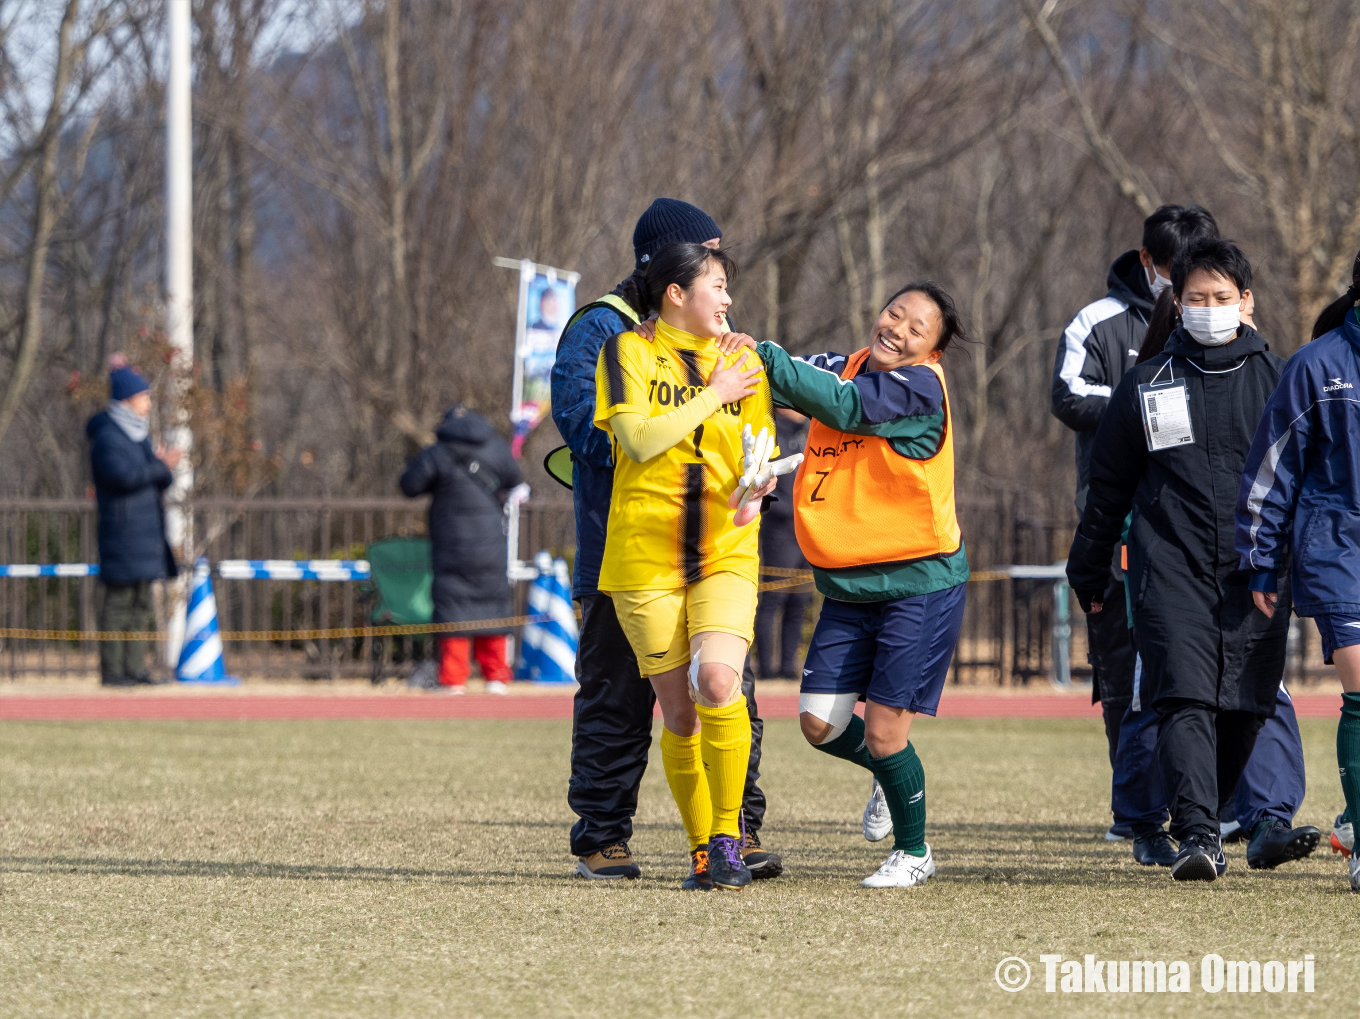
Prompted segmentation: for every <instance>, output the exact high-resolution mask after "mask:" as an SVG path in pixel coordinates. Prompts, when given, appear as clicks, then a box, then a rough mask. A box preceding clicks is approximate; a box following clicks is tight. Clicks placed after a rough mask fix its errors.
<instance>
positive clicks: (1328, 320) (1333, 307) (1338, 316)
mask: <svg viewBox="0 0 1360 1019" xmlns="http://www.w3.org/2000/svg"><path fill="white" fill-rule="evenodd" d="M1357 299H1360V253H1357V254H1356V256H1355V267H1354V268H1353V269H1351V287H1350V289H1349V290H1347V291H1346V292H1345V293H1344V294H1342V295H1341V296H1340V297H1338V298H1337V299H1336V300H1335V301H1333V302H1332V303H1331V304H1329V305H1327V307H1325V308H1323V309H1322V314H1321V315H1319V316H1318V317H1317V321H1316V322H1314V323H1313V339H1315V340H1316V339H1317V338H1318V337H1319V336H1321V335H1322V334H1323V333H1330V332H1331V331H1332V330H1333V329H1340V328H1341V323H1342V322H1344V321H1345V320H1346V312H1348V311H1350V310H1351V308H1352V307H1353V306H1354V305H1355V302H1356V300H1357Z"/></svg>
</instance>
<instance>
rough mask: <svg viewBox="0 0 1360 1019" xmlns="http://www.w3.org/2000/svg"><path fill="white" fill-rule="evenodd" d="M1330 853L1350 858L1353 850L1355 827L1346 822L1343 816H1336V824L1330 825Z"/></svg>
mask: <svg viewBox="0 0 1360 1019" xmlns="http://www.w3.org/2000/svg"><path fill="white" fill-rule="evenodd" d="M1330 841H1331V844H1332V852H1333V853H1340V854H1341V855H1342V856H1350V855H1351V852H1352V851H1353V850H1354V849H1355V825H1353V824H1351V822H1350V821H1347V820H1346V815H1345V814H1337V815H1336V823H1335V824H1333V825H1332V837H1331V839H1330Z"/></svg>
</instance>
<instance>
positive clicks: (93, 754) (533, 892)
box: [0, 720, 1360, 1017]
mask: <svg viewBox="0 0 1360 1019" xmlns="http://www.w3.org/2000/svg"><path fill="white" fill-rule="evenodd" d="M1333 731H1334V730H1333V729H1332V726H1331V724H1330V723H1327V722H1306V723H1305V725H1304V735H1305V741H1306V745H1307V750H1308V755H1309V760H1308V764H1309V773H1310V776H1311V777H1312V779H1313V782H1314V787H1313V788H1314V793H1313V796H1312V797H1311V798H1310V799H1309V801H1308V803H1307V804H1305V806H1304V810H1303V817H1302V820H1306V821H1310V822H1312V823H1315V824H1319V825H1322V824H1324V823H1327V822H1328V821H1329V820H1330V817H1331V815H1332V814H1333V813H1334V812H1335V811H1336V809H1338V803H1339V800H1340V792H1339V789H1338V788H1337V781H1336V778H1335V770H1334V769H1335V764H1334V757H1333V756H1332V743H1331V740H1332V732H1333ZM916 735H917V736H918V738H919V746H920V750H921V755H922V758H923V760H924V761H925V765H926V768H927V776H928V782H929V797H930V826H929V838H930V841H931V842H932V844H933V846H934V848H935V851H936V854H937V857H938V860H939V865H940V874H939V878H938V880H937V881H936V882H934V883H932V884H931V885H930V886H928V887H927V888H925V889H921V890H916V891H892V892H886V893H884V892H879V893H871V892H867V891H864V890H862V889H860V888H859V886H858V881H859V879H860V878H861V877H862V876H863V875H864V874H866V873H868V872H870V871H871V870H873V869H874V867H875V866H877V864H878V863H879V862H880V860H881V858H882V856H883V855H884V853H885V852H886V849H885V847H884V846H870V845H869V844H867V843H866V842H865V841H864V840H863V839H862V838H861V837H860V835H859V831H858V821H859V810H860V808H861V806H862V802H863V796H864V794H865V793H866V792H867V785H868V782H867V779H866V776H864V775H862V774H860V773H857V772H856V770H855V769H854V768H852V767H851V766H849V765H846V764H843V763H842V762H836V761H832V760H829V759H827V758H825V757H823V756H821V755H819V754H816V753H815V752H813V751H812V750H810V749H808V748H807V747H806V746H804V745H803V744H802V741H801V738H800V737H799V735H798V733H797V729H796V725H795V723H793V722H775V723H771V724H770V726H769V730H768V735H767V744H766V745H767V751H766V753H767V762H768V766H767V769H766V770H767V779H766V786H767V788H768V791H769V793H770V797H771V804H772V805H771V810H770V816H769V819H768V822H767V826H766V829H765V834H766V836H767V842H768V844H769V845H770V846H771V847H772V848H775V849H777V850H779V851H780V852H782V853H783V854H784V856H785V860H786V864H787V873H786V876H785V877H783V878H781V879H779V880H778V881H773V882H764V883H762V884H760V885H758V886H756V887H754V888H752V889H750V890H749V891H747V892H745V893H743V894H741V895H718V894H713V895H693V894H691V895H686V894H682V893H680V892H678V891H677V890H676V884H677V882H678V881H679V879H680V877H681V876H682V874H683V869H684V863H685V860H684V847H683V843H682V837H681V835H680V832H679V825H678V817H677V815H676V813H675V810H674V807H673V806H672V804H671V803H670V802H669V798H668V796H667V793H666V790H665V786H664V780H663V777H662V775H661V771H660V768H659V766H656V767H653V769H652V770H651V771H649V773H648V775H647V780H646V785H645V788H644V791H643V803H642V810H641V814H640V817H639V830H638V832H637V835H636V838H635V840H634V848H635V850H636V851H637V853H638V854H639V856H640V857H641V862H642V864H643V866H644V868H645V877H644V879H643V880H642V881H639V882H633V883H628V884H623V885H609V886H600V885H595V884H591V885H587V884H586V883H584V882H581V881H578V880H573V879H571V878H570V877H569V876H568V875H569V874H570V871H571V863H572V861H571V860H570V858H569V857H568V856H567V855H566V829H567V827H568V824H569V821H570V820H571V815H570V814H569V812H568V810H567V807H566V803H565V785H566V763H565V762H566V754H567V745H568V739H569V730H568V726H567V724H566V723H563V722H307V723H284V722H268V723H224V724H217V723H201V722H199V723H168V722H167V723H71V724H40V723H22V724H20V723H6V724H5V725H4V727H3V728H0V789H3V800H2V801H0V987H2V988H4V991H3V993H0V1015H4V1016H24V1017H34V1016H74V1015H91V1016H93V1015H98V1016H101V1017H104V1016H107V1017H121V1016H135V1015H155V1016H171V1015H174V1016H214V1017H218V1016H313V1015H316V1016H320V1015H325V1016H425V1015H514V1016H519V1015H526V1016H528V1015H582V1016H592V1017H593V1016H599V1015H605V1016H633V1015H638V1016H651V1015H664V1016H669V1015H700V1016H727V1015H734V1016H735V1015H743V1016H764V1015H809V1016H814V1015H815V1016H823V1015H824V1016H835V1017H844V1016H849V1015H925V1016H940V1015H982V1014H997V1015H1026V1016H1047V1015H1096V1014H1101V1015H1107V1014H1120V1015H1122V1014H1145V1013H1148V1014H1150V1013H1157V1014H1164V1013H1167V1012H1173V1013H1181V1012H1185V1013H1189V1012H1197V1013H1198V1012H1209V1013H1223V1014H1227V1013H1229V1012H1232V1013H1234V1014H1238V1015H1242V1014H1246V1015H1253V1014H1264V1013H1265V1012H1267V1011H1270V1010H1273V1009H1278V1008H1280V1007H1281V1006H1287V1007H1288V1008H1289V1009H1290V1010H1291V1011H1294V1010H1305V1011H1307V1012H1313V1013H1320V1012H1321V1011H1322V1010H1323V1009H1324V1008H1331V1009H1332V1010H1335V1011H1337V1012H1338V1013H1340V1012H1344V1011H1347V1010H1349V1009H1352V1008H1353V1003H1354V1001H1355V1000H1356V996H1357V993H1360V967H1357V966H1356V964H1355V956H1354V951H1353V946H1354V945H1355V944H1356V943H1357V935H1358V934H1360V897H1356V896H1352V895H1351V894H1349V892H1348V891H1347V890H1346V882H1345V878H1344V868H1343V867H1342V866H1341V865H1340V863H1339V862H1337V861H1336V860H1335V859H1334V858H1332V857H1330V856H1329V855H1322V854H1319V855H1318V856H1317V857H1316V858H1315V859H1313V860H1310V861H1307V862H1305V863H1302V864H1296V865H1293V866H1292V867H1290V868H1288V869H1283V870H1281V871H1278V872H1275V873H1256V872H1249V871H1248V870H1247V869H1246V866H1245V863H1244V860H1243V851H1242V849H1241V848H1240V847H1237V848H1233V849H1232V850H1231V851H1230V856H1231V858H1232V867H1231V869H1230V871H1229V873H1228V876H1227V877H1226V878H1225V879H1223V880H1222V881H1220V882H1218V883H1216V884H1214V885H1212V886H1195V887H1180V886H1175V885H1173V884H1172V883H1171V881H1170V880H1169V879H1168V878H1167V874H1166V872H1165V871H1150V870H1147V869H1144V868H1141V867H1137V866H1136V865H1134V864H1133V862H1132V860H1131V859H1130V858H1129V853H1128V849H1127V847H1126V846H1121V845H1107V844H1106V843H1104V842H1102V841H1100V834H1101V832H1102V829H1103V825H1102V822H1103V820H1104V819H1105V816H1106V815H1105V810H1104V804H1105V800H1106V795H1107V782H1108V768H1107V766H1106V763H1105V760H1104V747H1103V740H1102V737H1101V735H1100V732H1099V729H1098V724H1097V723H1096V722H1094V721H1089V722H1088V721H1073V722H1027V723H1009V722H1004V721H948V720H946V721H940V722H926V723H923V724H922V725H921V726H920V727H919V729H918V733H917V734H916ZM658 764H659V762H658ZM1043 951H1054V952H1061V953H1063V954H1064V955H1065V956H1068V957H1073V956H1080V955H1081V954H1083V953H1085V952H1094V953H1097V954H1099V955H1100V956H1102V957H1104V958H1114V959H1120V958H1125V959H1127V958H1162V959H1187V960H1191V961H1192V963H1193V964H1194V979H1193V981H1192V984H1193V986H1194V988H1195V989H1194V990H1193V991H1192V993H1190V994H1187V995H1175V996H1171V995H1148V996H1132V995H1130V996H1119V997H1118V998H1112V997H1109V996H1105V995H1090V996H1087V995H1080V996H1078V995H1048V994H1045V993H1043V991H1042V989H1041V986H1040V985H1041V983H1042V977H1041V972H1040V970H1039V966H1038V955H1039V954H1040V952H1043ZM1208 951H1217V952H1219V953H1221V954H1223V955H1225V956H1229V957H1240V958H1256V959H1271V958H1278V959H1287V958H1298V957H1301V956H1302V954H1303V953H1304V952H1312V953H1314V954H1315V955H1316V957H1317V963H1316V965H1317V973H1318V977H1317V992H1316V994H1314V995H1313V996H1312V997H1311V999H1307V1000H1305V999H1303V998H1302V996H1301V995H1299V996H1292V999H1293V1000H1290V998H1291V996H1289V995H1266V994H1257V995H1228V994H1217V995H1210V994H1206V993H1204V992H1202V991H1200V990H1199V989H1198V960H1199V958H1200V956H1201V955H1202V954H1203V953H1205V952H1208ZM1010 954H1017V955H1020V956H1022V957H1025V958H1026V959H1028V960H1029V962H1030V964H1031V965H1032V966H1033V967H1034V968H1035V970H1036V978H1037V979H1036V983H1035V984H1034V985H1031V986H1030V987H1029V988H1028V989H1027V990H1025V991H1024V992H1022V993H1020V994H1017V995H1013V996H1012V995H1007V994H1003V993H1002V992H1001V991H999V990H998V989H997V987H996V986H995V984H994V982H993V970H994V967H995V966H996V964H997V962H998V961H1000V959H1001V958H1002V957H1004V956H1007V955H1010Z"/></svg>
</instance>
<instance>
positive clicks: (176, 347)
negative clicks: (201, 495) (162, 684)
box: [165, 0, 194, 666]
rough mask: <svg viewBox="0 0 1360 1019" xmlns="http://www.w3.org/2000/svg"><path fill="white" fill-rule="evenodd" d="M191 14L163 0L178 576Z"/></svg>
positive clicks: (184, 474) (188, 354)
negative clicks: (177, 453)
mask: <svg viewBox="0 0 1360 1019" xmlns="http://www.w3.org/2000/svg"><path fill="white" fill-rule="evenodd" d="M191 13H192V12H191V10H190V0H169V2H168V3H167V4H166V16H167V17H166V20H167V23H168V29H169V39H168V46H167V49H168V53H169V58H170V66H169V73H168V74H167V76H166V85H165V330H166V335H167V337H168V338H169V341H170V346H171V348H172V356H171V362H170V367H171V373H172V383H171V385H172V396H171V402H170V406H168V407H167V408H166V413H167V415H168V421H169V424H170V427H169V428H168V429H167V431H166V442H167V444H168V445H169V446H170V447H171V448H172V449H178V450H179V451H180V453H181V458H180V462H179V464H178V465H177V466H176V467H175V470H174V475H175V483H174V484H173V485H172V486H171V488H170V490H169V492H168V493H167V495H168V500H167V501H168V503H169V506H168V512H167V513H166V531H167V535H166V536H167V537H168V538H169V540H170V546H171V548H173V549H174V550H175V552H176V554H177V555H178V557H179V559H180V561H181V562H182V563H183V564H184V565H185V569H186V571H187V570H188V569H189V568H190V566H191V565H192V560H193V515H192V514H191V513H190V512H189V507H188V498H189V495H190V493H191V492H192V490H193V485H194V472H193V466H192V464H191V462H190V451H191V450H192V449H193V441H194V437H193V432H192V431H191V430H190V427H189V409H188V407H187V406H185V397H186V394H187V392H188V388H189V384H190V382H191V381H192V378H193V367H194V297H193V285H194V284H193V270H194V255H193V179H192V176H191V165H192V159H193V134H192V125H191V121H190V96H191V91H190V75H191V51H190V34H189V33H190V22H189V19H190V14H191ZM187 576H188V573H187V572H186V574H185V575H184V576H183V577H181V583H179V584H178V585H175V588H174V589H175V591H176V599H175V601H176V604H175V606H174V611H173V612H172V613H171V627H170V634H169V642H168V647H167V649H166V651H167V657H168V658H169V664H170V665H171V666H174V665H175V664H176V662H177V660H178V658H179V645H180V643H181V642H182V640H183V636H184V604H185V601H186V595H187V592H188V585H187V583H185V580H186V579H187Z"/></svg>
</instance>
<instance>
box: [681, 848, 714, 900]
mask: <svg viewBox="0 0 1360 1019" xmlns="http://www.w3.org/2000/svg"><path fill="white" fill-rule="evenodd" d="M689 862H690V870H689V877H687V878H685V880H683V881H681V882H680V888H681V889H682V890H683V891H686V892H711V891H713V879H712V878H711V877H710V876H709V873H708V844H707V843H705V844H704V845H702V846H700V847H699V848H698V849H691V850H690V852H689Z"/></svg>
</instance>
